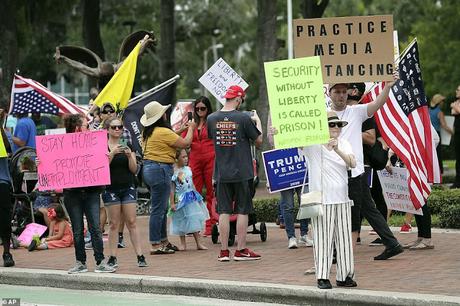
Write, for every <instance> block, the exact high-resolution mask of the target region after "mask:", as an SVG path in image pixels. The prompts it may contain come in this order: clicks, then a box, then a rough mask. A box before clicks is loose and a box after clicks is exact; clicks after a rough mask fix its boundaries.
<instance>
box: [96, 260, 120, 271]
mask: <svg viewBox="0 0 460 306" xmlns="http://www.w3.org/2000/svg"><path fill="white" fill-rule="evenodd" d="M115 271H117V269H116V268H114V267H112V266H109V265H108V264H107V263H105V262H101V263H100V264H99V265H97V266H96V269H94V272H96V273H113V272H115Z"/></svg>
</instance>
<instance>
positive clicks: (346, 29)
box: [293, 15, 394, 83]
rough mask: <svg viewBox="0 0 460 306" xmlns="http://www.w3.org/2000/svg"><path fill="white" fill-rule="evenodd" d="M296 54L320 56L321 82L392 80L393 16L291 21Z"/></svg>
mask: <svg viewBox="0 0 460 306" xmlns="http://www.w3.org/2000/svg"><path fill="white" fill-rule="evenodd" d="M293 32H294V33H293V35H294V54H295V57H296V58H298V57H305V56H320V57H321V64H322V70H323V81H324V83H340V82H343V83H349V82H376V81H386V80H392V79H393V76H392V75H393V70H394V66H393V62H394V55H393V16H392V15H381V16H357V17H337V18H317V19H296V20H294V31H293Z"/></svg>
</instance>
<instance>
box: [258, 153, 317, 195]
mask: <svg viewBox="0 0 460 306" xmlns="http://www.w3.org/2000/svg"><path fill="white" fill-rule="evenodd" d="M262 158H263V160H264V165H265V175H266V177H267V180H268V184H269V186H270V193H274V192H277V191H281V190H286V189H292V188H296V187H300V186H302V184H303V180H304V178H305V173H306V171H307V161H306V159H305V157H304V156H303V154H302V153H301V152H300V150H299V149H297V148H291V149H281V150H271V151H265V152H262ZM306 182H307V183H308V177H307V178H306Z"/></svg>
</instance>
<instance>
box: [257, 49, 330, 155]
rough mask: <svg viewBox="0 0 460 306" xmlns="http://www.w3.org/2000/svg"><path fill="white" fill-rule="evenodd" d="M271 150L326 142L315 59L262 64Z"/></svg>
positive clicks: (318, 71)
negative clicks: (272, 132) (273, 130)
mask: <svg viewBox="0 0 460 306" xmlns="http://www.w3.org/2000/svg"><path fill="white" fill-rule="evenodd" d="M264 66H265V78H266V81H267V91H268V102H269V104H270V116H271V120H272V125H273V126H274V127H275V128H276V129H277V131H278V133H277V134H276V135H275V136H274V139H275V148H277V149H287V148H296V147H303V146H309V145H313V144H320V143H326V142H327V141H328V140H329V128H328V124H327V115H326V104H325V101H324V89H323V80H322V76H321V63H320V60H319V57H318V56H315V57H305V58H298V59H292V60H283V61H275V62H267V63H264Z"/></svg>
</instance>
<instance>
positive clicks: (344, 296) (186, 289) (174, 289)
mask: <svg viewBox="0 0 460 306" xmlns="http://www.w3.org/2000/svg"><path fill="white" fill-rule="evenodd" d="M0 284H8V285H20V286H44V287H57V288H65V289H74V290H101V291H116V292H138V293H153V294H168V295H183V296H197V297H207V298H216V299H227V300H238V301H250V302H262V303H280V304H296V305H331V304H333V305H370V304H372V305H391V306H395V305H398V306H399V305H401V306H407V305H414V306H415V305H417V306H433V305H442V306H448V305H449V306H450V305H460V297H454V296H442V295H429V294H417V293H399V292H385V291H370V290H359V289H337V288H334V289H333V290H320V289H317V288H316V287H311V286H292V285H281V284H273V283H256V282H236V281H222V280H203V279H193V278H173V277H158V276H145V275H126V274H98V273H93V272H88V273H83V274H78V275H69V274H67V272H66V271H60V270H41V269H20V268H13V269H11V268H0Z"/></svg>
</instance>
